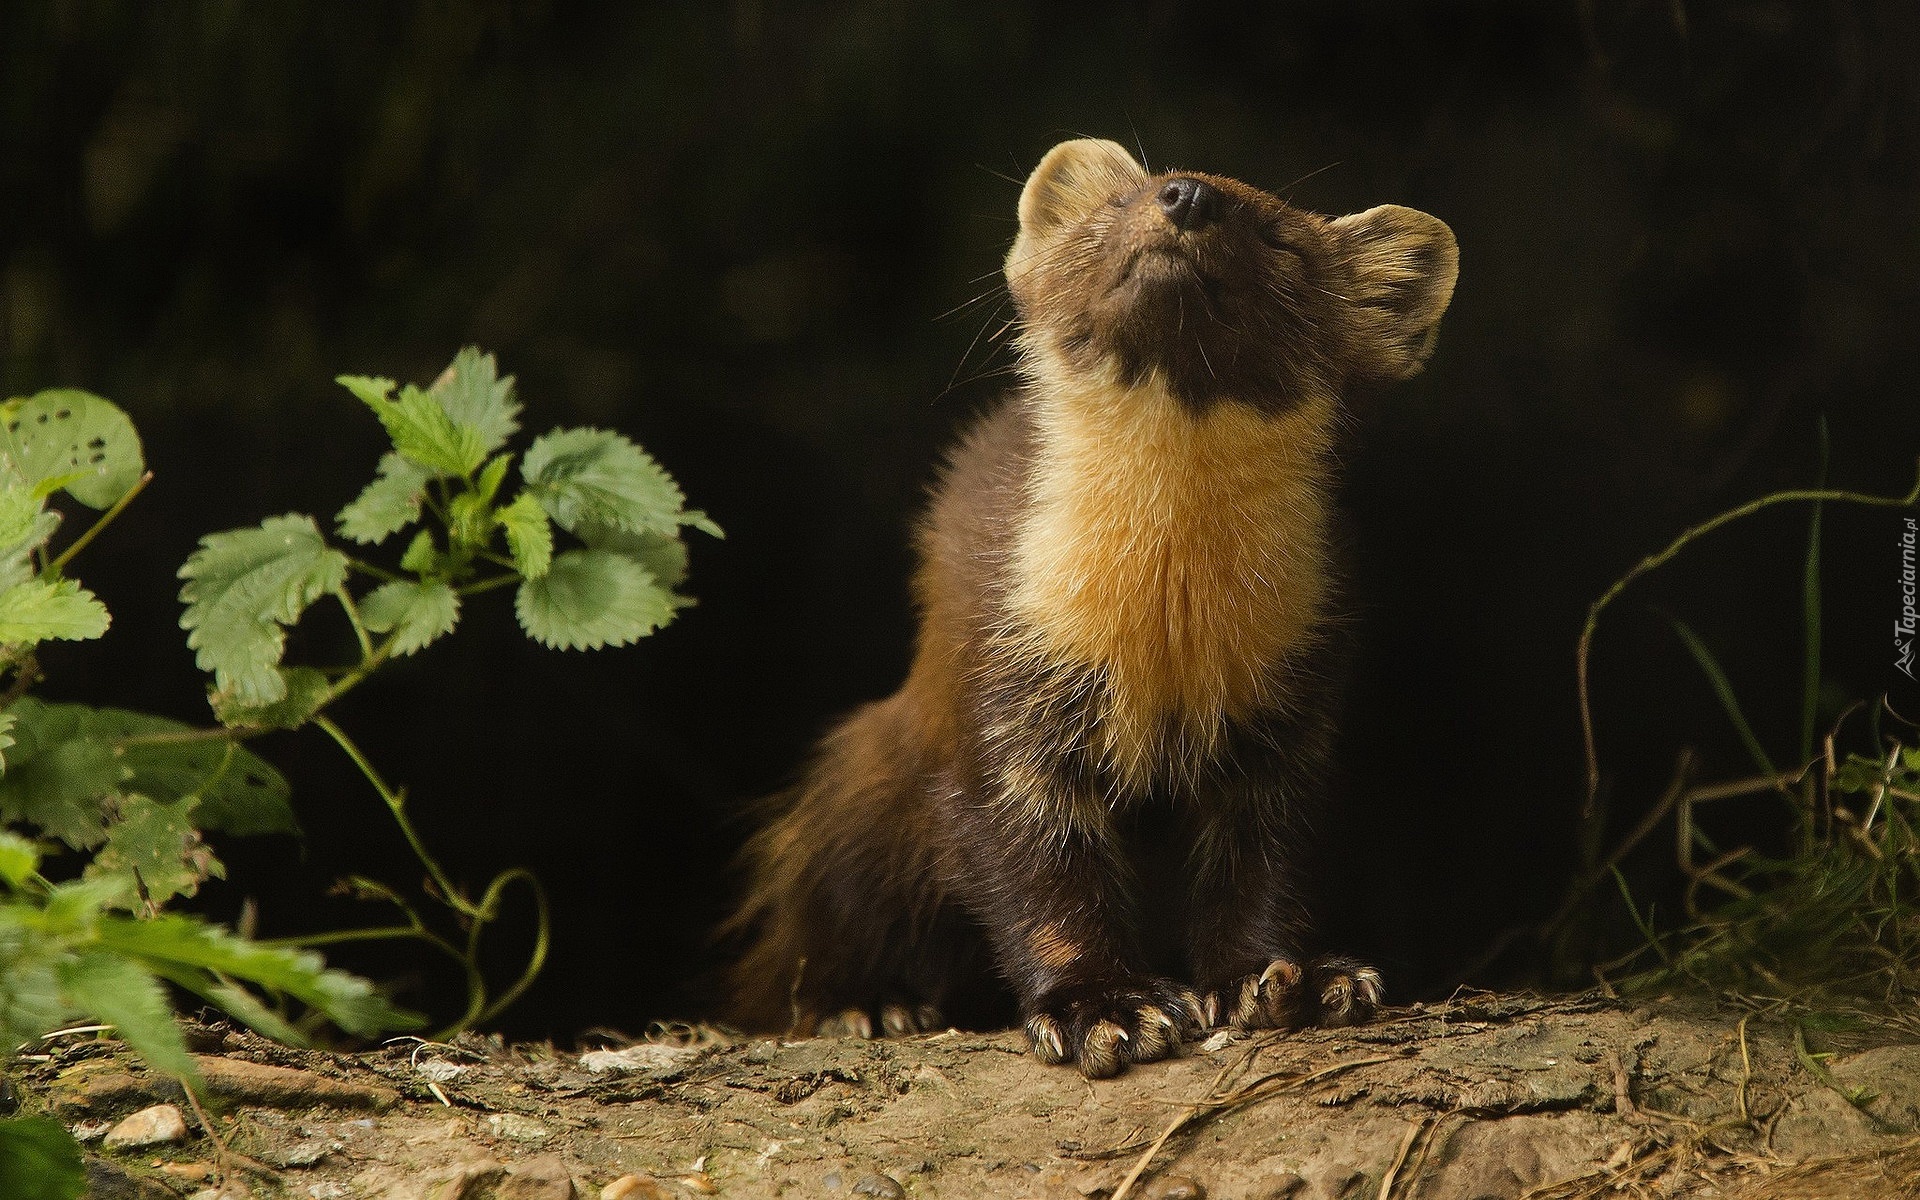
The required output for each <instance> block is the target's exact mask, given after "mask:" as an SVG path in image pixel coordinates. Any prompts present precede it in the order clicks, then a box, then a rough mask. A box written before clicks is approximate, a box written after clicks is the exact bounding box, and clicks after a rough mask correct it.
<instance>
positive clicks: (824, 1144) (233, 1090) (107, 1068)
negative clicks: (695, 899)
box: [13, 994, 1920, 1200]
mask: <svg viewBox="0 0 1920 1200" xmlns="http://www.w3.org/2000/svg"><path fill="white" fill-rule="evenodd" d="M1819 1024H1820V1027H1821V1031H1820V1032H1814V1031H1813V1030H1811V1029H1808V1028H1806V1027H1804V1026H1803V1025H1802V1024H1799V1023H1795V1022H1793V1021H1790V1020H1788V1019H1786V1018H1784V1017H1780V1016H1768V1015H1764V1014H1758V1015H1751V1016H1748V1017H1745V1018H1744V1019H1743V1018H1742V1016H1741V1014H1740V1013H1739V1012H1738V1011H1735V1010H1732V1009H1726V1008H1717V1007H1711V1006H1707V1005H1704V1004H1701V1003H1698V1002H1689V1001H1685V1000H1679V999H1666V1000H1662V1001H1655V1002H1650V1003H1645V1004H1627V1003H1622V1002H1619V1001H1615V1000H1610V999H1605V998H1602V997H1598V996H1587V997H1575V998H1561V999H1540V998H1535V997H1528V996H1508V995H1491V994H1474V995H1471V996H1466V997H1462V998H1456V999H1455V1000H1454V1001H1453V1002H1451V1003H1448V1004H1444V1005H1431V1006H1415V1007H1412V1008H1401V1009H1394V1010H1391V1011H1389V1012H1388V1013H1387V1014H1385V1015H1384V1016H1383V1017H1382V1019H1380V1020H1379V1021H1377V1022H1376V1023H1374V1024H1371V1025H1367V1026H1364V1027H1361V1028H1357V1029H1346V1030H1308V1031H1304V1032H1299V1033H1292V1034H1285V1035H1273V1034H1270V1035H1261V1036H1248V1035H1244V1034H1237V1033H1223V1034H1220V1035H1217V1036H1215V1037H1214V1038H1212V1039H1210V1040H1209V1041H1208V1042H1206V1043H1205V1044H1204V1045H1202V1046H1197V1047H1192V1048H1190V1049H1189V1051H1188V1052H1187V1053H1186V1054H1185V1055H1184V1056H1183V1057H1181V1058H1178V1059H1175V1060H1173V1061H1170V1062H1165V1063H1156V1064H1151V1065H1146V1066H1139V1067H1135V1068H1133V1069H1132V1070H1130V1071H1128V1072H1127V1073H1125V1074H1124V1075H1122V1076H1120V1077H1119V1078H1117V1079H1113V1080H1105V1081H1100V1082H1095V1083H1090V1082H1087V1081H1086V1080H1084V1079H1082V1078H1081V1077H1080V1076H1079V1075H1078V1074H1076V1073H1074V1072H1073V1071H1072V1070H1070V1069H1065V1068H1058V1067H1047V1066H1042V1065H1041V1064H1039V1063H1038V1062H1036V1061H1035V1060H1034V1059H1032V1058H1031V1057H1029V1056H1027V1055H1026V1054H1025V1053H1023V1049H1024V1045H1023V1039H1022V1038H1021V1037H1020V1036H1019V1035H1018V1034H1014V1033H994V1034H973V1033H958V1032H948V1033H943V1034H934V1035H930V1036H924V1037H916V1038H909V1039H901V1040H891V1041H855V1040H839V1039H811V1040H801V1041H791V1042H787V1041H772V1040H764V1039H762V1040H752V1039H738V1038H728V1037H727V1036H725V1035H724V1034H720V1033H717V1032H715V1031H712V1030H707V1029H682V1030H679V1031H668V1032H666V1033H662V1034H660V1035H659V1036H658V1038H657V1040H655V1041H652V1042H643V1043H640V1044H638V1045H635V1046H632V1047H627V1048H624V1049H618V1050H600V1051H590V1052H589V1053H587V1054H586V1055H584V1056H582V1055H575V1054H570V1053H565V1052H560V1051H556V1050H554V1049H552V1048H550V1047H545V1046H511V1047H507V1046H500V1045H498V1044H492V1043H488V1042H486V1041H484V1040H482V1039H478V1038H469V1039H465V1040H463V1041H462V1042H460V1043H459V1044H455V1045H444V1044H436V1043H425V1042H418V1041H411V1040H409V1041H400V1042H395V1043H392V1044H390V1045H388V1046H386V1047H385V1048H383V1049H381V1050H379V1051H376V1052H372V1053H366V1054H359V1055H340V1054H329V1053H320V1052H310V1051H299V1050H290V1049H288V1048H286V1047H283V1046H279V1045H276V1044H274V1043H271V1042H268V1041H265V1040H263V1039H260V1038H258V1037H255V1036H253V1035H252V1034H249V1033H245V1032H239V1031H234V1030H230V1029H225V1028H222V1027H212V1028H206V1029H201V1030H197V1031H196V1032H195V1048H196V1049H197V1050H198V1051H199V1052H200V1053H201V1055H202V1057H201V1059H200V1062H201V1065H202V1068H203V1070H204V1073H205V1076H206V1079H207V1081H208V1084H209V1088H210V1091H211V1094H212V1097H213V1100H212V1103H211V1106H210V1113H209V1115H208V1117H207V1118H206V1119H207V1120H209V1121H210V1122H211V1124H212V1126H213V1127H214V1129H216V1130H217V1131H218V1133H219V1137H218V1139H217V1140H216V1139H215V1138H213V1137H209V1136H207V1134H206V1132H205V1127H204V1126H203V1125H202V1124H201V1123H200V1121H201V1119H200V1118H199V1117H197V1116H196V1115H195V1114H194V1113H193V1111H192V1106H190V1105H187V1104H185V1103H184V1101H185V1098H184V1097H183V1096H182V1095H181V1094H180V1092H179V1090H178V1088H177V1087H174V1086H172V1085H170V1084H169V1083H167V1081H165V1080H164V1079H160V1078H157V1077H155V1076H153V1075H151V1074H148V1073H146V1072H145V1071H144V1070H143V1069H142V1068H141V1067H140V1066H139V1065H137V1064H136V1063H135V1062H134V1061H133V1059H132V1057H131V1056H130V1055H129V1054H128V1052H127V1051H126V1049H125V1048H124V1047H123V1046H121V1045H120V1044H119V1043H117V1042H114V1041H112V1040H109V1039H103V1038H100V1037H98V1036H97V1035H68V1036H65V1037H56V1038H54V1039H51V1040H49V1041H48V1042H46V1043H44V1044H43V1045H40V1046H39V1047H37V1049H36V1052H35V1053H34V1054H33V1055H31V1056H30V1057H29V1058H28V1060H27V1061H26V1062H24V1063H22V1064H20V1069H18V1070H16V1071H15V1074H14V1080H13V1082H14V1086H15V1088H16V1089H17V1090H18V1092H19V1094H20V1098H21V1102H22V1104H23V1107H24V1108H26V1109H31V1110H39V1111H46V1112H51V1113H54V1114H56V1115H58V1116H59V1117H60V1118H61V1119H63V1120H65V1121H66V1122H67V1124H68V1125H69V1126H70V1127H71V1128H73V1129H74V1130H75V1132H76V1133H77V1134H78V1135H79V1136H80V1137H81V1139H82V1140H83V1141H84V1142H86V1143H87V1144H88V1149H89V1155H90V1170H91V1171H92V1179H93V1191H92V1193H91V1194H92V1195H94V1196H96V1197H100V1198H103V1200H121V1198H123V1197H149V1198H152V1200H161V1198H164V1197H189V1196H198V1197H200V1200H213V1197H215V1196H217V1195H225V1196H230V1197H239V1196H251V1197H257V1198H262V1200H264V1198H266V1197H297V1198H300V1200H345V1198H348V1197H353V1198H358V1197H369V1198H375V1200H568V1198H569V1197H579V1198H581V1200H598V1198H600V1197H602V1196H607V1197H612V1198H615V1200H658V1198H660V1197H674V1198H676V1200H678V1198H683V1197H695V1196H703V1195H717V1196H721V1197H729V1198H740V1200H747V1198H752V1197H768V1196H786V1197H801V1196H807V1197H836V1196H837V1197H844V1198H846V1200H861V1198H870V1197H888V1196H917V1197H976V1196H978V1197H1013V1198H1019V1197H1032V1198H1034V1200H1053V1198H1056V1197H1057V1198H1059V1200H1088V1198H1091V1200H1101V1198H1102V1197H1105V1198H1107V1200H1112V1198H1113V1197H1115V1196H1117V1195H1122V1194H1124V1195H1126V1196H1132V1197H1148V1198H1153V1200H1178V1198H1181V1197H1185V1198H1187V1200H1192V1198H1194V1197H1200V1196H1207V1197H1213V1198H1214V1200H1229V1198H1244V1200H1382V1198H1386V1200H1408V1198H1416V1200H1482V1198H1495V1197H1517V1196H1522V1195H1527V1196H1536V1197H1543V1198H1544V1197H1554V1198H1565V1197H1586V1196H1602V1195H1605V1196H1619V1195H1646V1196H1735V1197H1802V1196H1805V1197H1827V1196H1834V1197H1846V1198H1847V1200H1880V1198H1882V1197H1889V1198H1891V1197H1920V1137H1917V1136H1916V1135H1917V1134H1920V1021H1911V1020H1908V1019H1905V1018H1902V1017H1897V1016H1896V1017H1895V1018H1893V1019H1890V1020H1888V1019H1883V1020H1879V1021H1871V1020H1860V1021H1853V1022H1842V1023H1837V1024H1840V1025H1842V1028H1841V1029H1835V1028H1833V1026H1834V1025H1835V1024H1836V1022H1833V1021H1830V1020H1826V1021H1821V1022H1820V1023H1819ZM167 1102H172V1103H175V1104H179V1105H181V1107H182V1108H183V1109H185V1110H186V1113H185V1115H186V1129H185V1131H184V1135H183V1136H182V1131H181V1130H179V1128H178V1127H177V1126H176V1127H175V1129H174V1131H173V1132H174V1134H175V1135H176V1139H175V1140H172V1141H164V1142H158V1143H154V1144H150V1145H145V1146H136V1147H131V1148H126V1147H122V1148H120V1149H108V1146H109V1145H110V1144H115V1145H117V1144H120V1143H122V1142H123V1141H124V1140H125V1133H126V1132H127V1131H125V1130H119V1131H117V1134H115V1133H109V1131H110V1130H113V1129H114V1128H115V1126H116V1124H117V1123H118V1122H121V1121H122V1120H124V1119H125V1118H126V1117H127V1116H128V1115H129V1114H131V1113H133V1112H135V1111H136V1110H140V1109H143V1108H147V1107H148V1106H152V1105H155V1104H164V1103H167ZM163 1115H164V1114H163ZM163 1124H164V1122H163ZM221 1143H224V1148H223V1147H222V1145H221ZM1143 1164H1144V1165H1143ZM1136 1176H1137V1178H1136ZM222 1180H225V1181H226V1182H225V1183H223V1182H222ZM222 1188H224V1189H225V1191H224V1192H223V1191H222V1190H221V1189H222Z"/></svg>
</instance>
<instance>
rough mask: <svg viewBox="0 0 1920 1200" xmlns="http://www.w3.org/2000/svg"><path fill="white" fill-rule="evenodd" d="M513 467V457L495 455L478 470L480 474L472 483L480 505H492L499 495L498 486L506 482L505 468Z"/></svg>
mask: <svg viewBox="0 0 1920 1200" xmlns="http://www.w3.org/2000/svg"><path fill="white" fill-rule="evenodd" d="M511 466H513V455H511V454H496V455H494V456H493V457H492V458H490V459H488V460H487V465H486V466H484V467H481V468H480V474H479V476H478V477H477V478H475V479H474V481H473V493H474V495H476V496H478V497H480V502H481V503H482V504H492V503H493V502H494V499H495V498H496V497H498V496H499V495H500V485H501V484H502V483H504V482H505V481H506V478H507V468H509V467H511Z"/></svg>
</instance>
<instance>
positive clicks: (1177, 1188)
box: [1142, 1175, 1207, 1200]
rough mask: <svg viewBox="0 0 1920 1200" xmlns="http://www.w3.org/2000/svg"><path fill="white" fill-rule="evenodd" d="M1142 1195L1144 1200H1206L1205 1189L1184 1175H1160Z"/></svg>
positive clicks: (1196, 1181)
mask: <svg viewBox="0 0 1920 1200" xmlns="http://www.w3.org/2000/svg"><path fill="white" fill-rule="evenodd" d="M1142 1195H1143V1196H1144V1197H1145V1200H1207V1189H1206V1188H1203V1187H1201V1186H1200V1183H1199V1181H1198V1180H1193V1179H1188V1178H1187V1177H1186V1176H1185V1175H1162V1176H1160V1177H1159V1178H1158V1179H1156V1180H1154V1181H1153V1182H1152V1183H1150V1184H1148V1185H1147V1190H1146V1191H1145V1192H1144V1193H1142Z"/></svg>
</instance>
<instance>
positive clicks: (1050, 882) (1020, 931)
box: [961, 770, 1202, 1078]
mask: <svg viewBox="0 0 1920 1200" xmlns="http://www.w3.org/2000/svg"><path fill="white" fill-rule="evenodd" d="M961 816H962V820H963V821H964V823H965V828H964V831H963V838H964V842H965V844H966V846H967V847H968V849H969V853H968V855H967V857H968V859H969V860H970V861H969V863H968V866H969V872H968V874H969V876H970V878H971V881H972V886H971V888H970V895H969V896H968V901H969V907H970V908H971V909H972V910H973V911H974V912H975V913H976V915H977V916H979V918H980V919H981V924H982V925H983V926H984V927H985V929H986V930H987V932H988V936H989V939H990V940H991V942H992V946H993V951H994V955H995V957H996V959H997V960H998V964H999V967H1000V970H1001V973H1002V975H1003V977H1004V978H1005V979H1006V980H1007V981H1008V982H1009V983H1010V984H1012V986H1013V989H1014V992H1015V995H1016V996H1017V997H1018V999H1019V1002H1020V1014H1021V1016H1022V1018H1024V1020H1025V1022H1026V1030H1027V1035H1028V1038H1029V1039H1030V1041H1031V1043H1032V1046H1033V1051H1034V1053H1035V1055H1037V1056H1038V1057H1039V1058H1040V1059H1041V1060H1043V1061H1045V1062H1054V1063H1060V1062H1073V1063H1076V1064H1078V1065H1079V1067H1080V1070H1081V1071H1082V1072H1083V1073H1084V1074H1086V1075H1087V1076H1088V1077H1089V1078H1102V1077H1105V1076H1109V1075H1114V1074H1118V1073H1119V1072H1120V1071H1121V1070H1122V1069H1123V1068H1124V1067H1125V1066H1126V1064H1127V1063H1130V1062H1147V1061H1151V1060H1153V1059H1158V1058H1165V1057H1167V1056H1168V1055H1170V1054H1172V1053H1174V1052H1176V1051H1177V1050H1178V1048H1179V1046H1180V1044H1181V1043H1182V1042H1183V1041H1186V1040H1188V1039H1190V1038H1193V1037H1194V1036H1196V1035H1197V1034H1198V1033H1199V1032H1200V1030H1201V1016H1202V1014H1201V1009H1200V998H1199V996H1198V995H1197V994H1196V993H1195V992H1194V991H1193V990H1192V989H1191V988H1189V987H1187V986H1186V985H1185V984H1182V983H1178V982H1176V981H1174V980H1171V979H1168V978H1164V977H1161V976H1157V975H1154V974H1152V973H1151V972H1149V971H1148V970H1147V969H1146V967H1145V963H1144V956H1143V954H1142V952H1141V949H1140V946H1139V939H1138V933H1137V929H1136V926H1135V921H1134V919H1133V913H1132V911H1131V909H1130V906H1129V904H1128V899H1127V893H1128V885H1129V883H1130V882H1131V868H1130V867H1129V865H1128V863H1127V862H1126V860H1125V858H1124V857H1123V855H1122V854H1121V851H1120V849H1119V847H1118V846H1117V845H1116V839H1115V838H1114V837H1113V834H1112V831H1111V829H1110V828H1109V826H1108V823H1107V819H1106V813H1105V810H1104V808H1103V806H1101V805H1100V804H1098V803H1096V802H1094V800H1093V798H1092V797H1091V796H1084V795H1083V796H1077V797H1076V796H1075V795H1074V789H1073V788H1072V786H1071V785H1070V784H1069V783H1067V782H1066V781H1064V780H1062V779H1059V778H1042V777H1041V776H1040V775H1039V774H1038V773H1035V772H1026V771H1017V770H1016V771H1009V772H1006V773H1003V775H1002V777H1001V779H1000V781H999V786H997V787H995V788H992V789H989V790H988V794H987V795H986V796H985V797H983V798H981V799H979V800H977V801H975V802H973V803H971V804H969V805H968V806H967V807H966V809H965V810H964V812H963V813H962V814H961Z"/></svg>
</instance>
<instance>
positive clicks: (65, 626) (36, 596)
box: [0, 579, 110, 646]
mask: <svg viewBox="0 0 1920 1200" xmlns="http://www.w3.org/2000/svg"><path fill="white" fill-rule="evenodd" d="M109 620H110V618H109V617H108V616H107V606H106V605H104V604H102V603H100V601H99V599H98V598H97V597H95V596H94V594H93V593H92V592H89V591H88V590H87V589H85V588H83V587H81V586H80V585H79V583H77V582H76V581H74V580H71V579H61V580H57V581H53V582H49V581H47V580H45V579H29V580H26V581H24V582H22V583H16V584H14V585H13V586H12V587H10V588H8V589H7V590H6V591H5V592H0V644H4V645H9V646H20V645H31V644H32V643H34V642H44V641H48V640H50V639H54V638H58V639H60V640H62V641H69V642H80V641H86V640H88V639H89V638H97V637H99V636H100V635H101V634H103V633H105V632H106V631H107V625H108V623H109Z"/></svg>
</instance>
